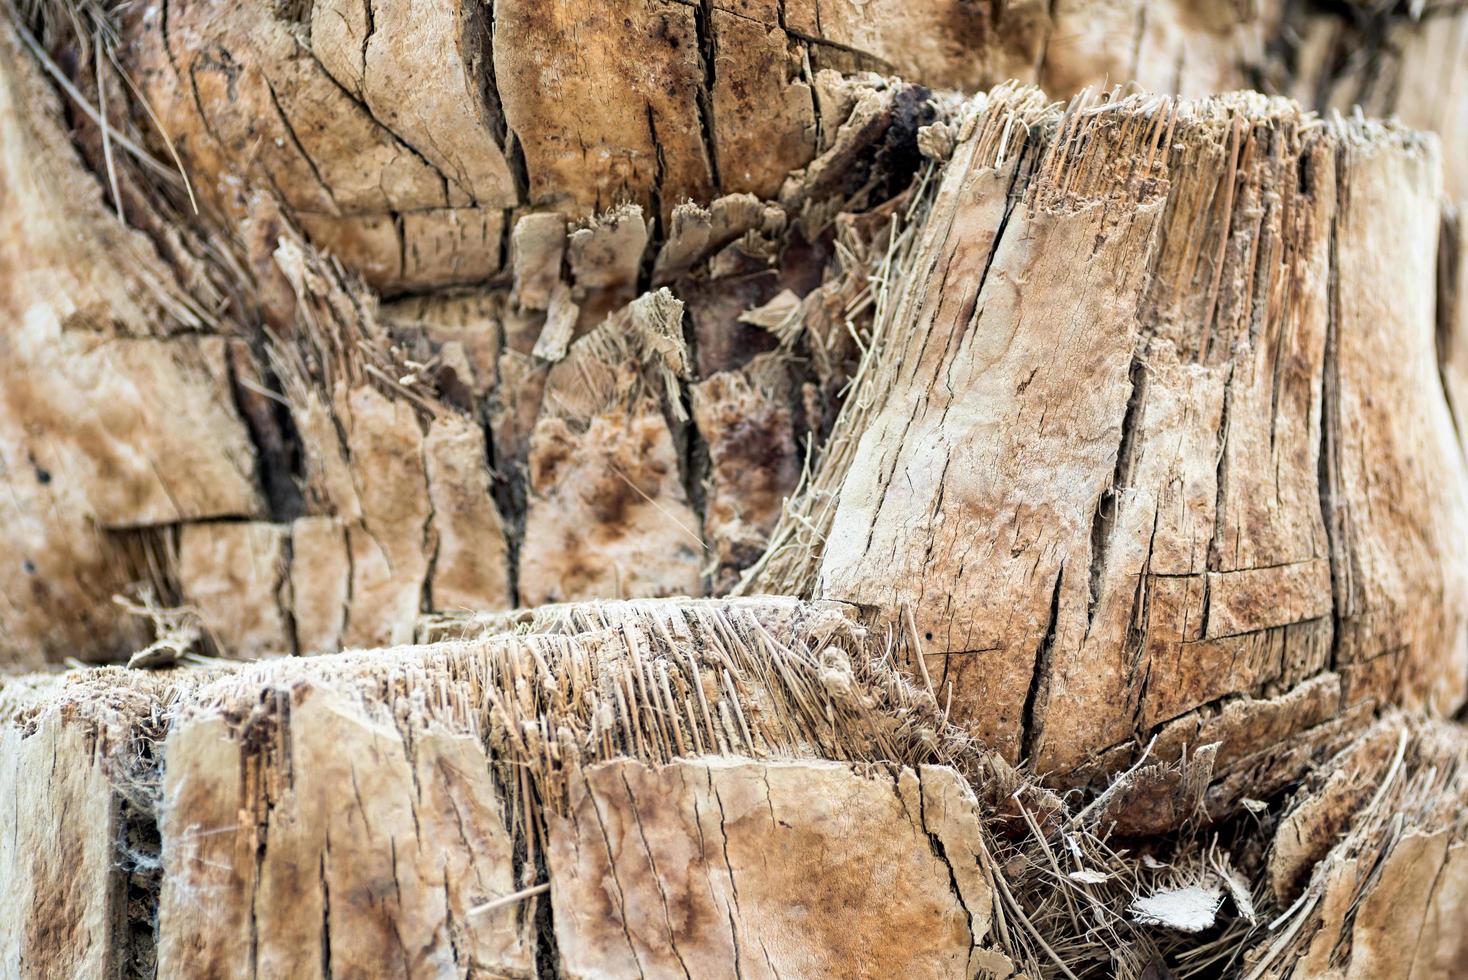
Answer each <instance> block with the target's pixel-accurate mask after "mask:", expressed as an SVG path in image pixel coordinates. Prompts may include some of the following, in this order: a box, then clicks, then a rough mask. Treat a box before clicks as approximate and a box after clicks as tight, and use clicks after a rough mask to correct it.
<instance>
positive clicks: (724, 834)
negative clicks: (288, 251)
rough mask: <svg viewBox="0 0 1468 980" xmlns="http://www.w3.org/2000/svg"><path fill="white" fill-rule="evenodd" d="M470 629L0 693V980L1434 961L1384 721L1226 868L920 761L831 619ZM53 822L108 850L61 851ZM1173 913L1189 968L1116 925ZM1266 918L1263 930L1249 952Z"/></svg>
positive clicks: (1454, 785) (1023, 786)
mask: <svg viewBox="0 0 1468 980" xmlns="http://www.w3.org/2000/svg"><path fill="white" fill-rule="evenodd" d="M493 630H512V631H514V632H511V633H509V634H505V633H500V634H498V635H486V636H484V637H482V638H479V639H475V640H469V641H462V640H461V641H451V642H447V643H441V644H437V645H427V646H419V647H414V648H408V649H398V650H393V651H383V652H374V653H365V654H352V655H347V656H343V657H339V658H327V659H311V660H293V661H277V662H274V663H270V664H261V665H258V666H224V667H216V668H198V669H194V670H187V671H176V672H174V673H172V674H168V675H150V674H147V673H139V672H124V671H121V670H118V669H116V668H112V669H106V670H101V671H94V672H92V673H90V674H78V675H73V676H72V677H71V678H70V679H69V680H61V679H56V680H49V681H46V682H39V681H37V682H32V683H31V684H29V685H14V686H12V687H9V688H7V689H6V691H5V693H4V695H3V702H0V712H3V715H4V717H5V719H6V726H7V727H6V731H5V735H4V738H5V740H6V742H5V744H6V755H5V758H6V769H5V770H4V775H3V777H0V778H4V779H5V781H6V783H7V784H8V785H9V786H12V787H18V786H20V785H22V784H24V782H25V781H26V780H27V779H28V778H30V779H34V778H35V777H33V776H31V774H32V773H36V772H38V771H39V770H40V769H43V768H46V767H51V768H54V769H56V770H57V771H60V772H64V773H66V774H67V775H66V778H64V779H39V780H36V782H35V785H34V787H33V792H31V793H29V794H22V793H7V794H6V795H5V796H4V797H3V800H4V805H5V806H6V807H7V808H8V810H7V812H6V813H5V816H6V822H7V824H9V823H12V822H14V821H16V820H20V821H21V822H22V823H23V824H24V825H25V826H26V827H27V830H28V833H30V832H34V833H36V834H53V835H56V836H55V840H59V841H61V842H63V845H64V846H62V847H60V849H57V848H56V847H54V846H53V847H46V846H41V844H40V843H39V842H38V841H33V842H27V841H26V840H24V839H17V840H12V839H11V837H10V835H6V838H5V841H4V849H3V850H0V863H3V864H0V866H3V867H4V869H5V871H6V874H7V880H10V881H13V882H17V883H20V887H18V888H12V889H8V890H7V893H6V896H5V899H4V900H5V902H6V903H7V904H6V906H5V907H6V908H7V909H8V911H7V919H6V921H7V922H15V923H17V924H18V925H17V926H16V927H15V928H12V929H9V930H7V935H8V936H9V937H11V938H10V939H9V945H8V946H7V947H6V948H5V949H4V950H3V953H4V955H5V957H6V959H5V960H4V962H5V964H6V969H7V970H8V971H13V972H25V971H29V972H30V973H31V974H32V975H62V974H65V975H68V976H76V977H86V976H110V975H115V974H114V972H112V971H117V970H119V969H122V970H123V972H127V970H129V969H132V970H135V969H139V968H141V969H142V970H143V972H149V971H150V970H151V969H152V967H153V966H154V965H155V964H156V969H157V971H158V973H159V975H166V976H173V975H180V974H188V975H198V976H237V975H239V976H243V975H260V974H263V975H271V976H275V975H291V976H335V975H357V974H359V973H365V974H370V975H383V974H391V975H400V976H472V975H481V974H485V973H487V974H490V975H500V976H529V975H533V974H535V973H536V971H537V964H541V966H540V967H539V969H540V970H541V971H542V972H544V971H545V970H547V969H549V970H552V971H556V973H557V975H564V976H682V975H685V971H687V975H695V976H724V975H736V969H735V965H736V964H737V965H738V968H737V975H759V976H777V975H784V976H790V975H801V976H810V975H819V974H836V975H841V976H871V977H877V976H890V975H892V974H893V973H894V972H910V973H912V974H914V975H917V976H924V977H969V976H975V975H981V976H1000V977H1007V976H1011V975H1016V971H1023V970H1028V971H1030V974H1029V975H1040V974H1045V973H1048V972H1050V971H1052V970H1053V969H1055V967H1056V965H1057V963H1060V964H1065V965H1066V966H1065V968H1066V969H1073V970H1077V971H1080V972H1082V973H1089V972H1092V971H1093V970H1099V971H1100V972H1104V973H1108V974H1110V973H1113V972H1121V973H1126V974H1135V973H1137V972H1140V971H1142V970H1144V969H1146V968H1147V967H1148V965H1149V964H1154V963H1161V962H1162V958H1163V957H1164V956H1166V957H1167V958H1168V960H1169V961H1170V962H1173V963H1181V964H1187V963H1189V962H1190V961H1192V962H1197V961H1202V962H1204V963H1206V962H1207V958H1208V957H1232V958H1233V960H1234V962H1235V963H1236V964H1239V965H1241V969H1242V968H1243V967H1247V968H1248V969H1249V970H1250V971H1251V973H1253V975H1270V976H1273V975H1280V976H1284V975H1288V971H1289V970H1291V969H1295V970H1299V969H1301V968H1302V967H1304V968H1308V969H1309V970H1310V971H1311V972H1309V974H1308V975H1322V973H1323V972H1324V969H1325V966H1324V965H1325V964H1333V965H1334V966H1335V967H1337V968H1339V969H1341V970H1342V971H1343V972H1342V974H1341V975H1347V971H1349V975H1362V976H1373V977H1393V976H1401V977H1408V976H1447V975H1450V974H1451V971H1452V969H1453V967H1454V964H1460V963H1461V962H1462V957H1463V955H1464V950H1463V948H1462V941H1461V930H1456V929H1453V928H1452V927H1451V925H1449V923H1450V921H1451V917H1452V915H1453V914H1454V913H1453V902H1454V895H1455V894H1456V892H1454V891H1453V889H1455V888H1457V889H1460V888H1461V872H1460V870H1459V868H1460V866H1461V864H1462V859H1461V852H1462V849H1463V847H1464V844H1463V827H1462V820H1461V812H1462V806H1463V802H1464V799H1465V795H1464V794H1465V789H1464V786H1463V785H1462V770H1461V760H1462V756H1463V752H1464V743H1463V736H1462V733H1461V731H1460V730H1458V729H1456V728H1453V727H1451V726H1446V725H1441V724H1433V723H1421V722H1411V721H1407V720H1404V719H1403V718H1401V717H1397V716H1387V717H1385V718H1383V719H1382V720H1381V721H1379V722H1378V723H1376V724H1375V725H1374V726H1372V727H1371V728H1369V729H1368V730H1366V731H1364V732H1363V733H1362V734H1361V735H1360V736H1359V737H1355V738H1353V739H1346V740H1344V741H1342V742H1341V743H1340V745H1339V746H1338V749H1337V750H1336V751H1334V752H1333V753H1326V754H1324V755H1323V756H1322V757H1321V761H1322V762H1323V763H1324V764H1323V765H1322V766H1320V767H1319V768H1318V769H1317V771H1316V772H1315V773H1314V774H1313V775H1312V776H1311V777H1310V780H1309V781H1308V782H1307V784H1306V785H1305V787H1304V788H1302V790H1301V792H1300V793H1299V794H1297V795H1296V796H1295V797H1294V798H1293V800H1292V801H1290V802H1289V803H1288V804H1273V805H1270V804H1264V803H1259V804H1258V805H1257V807H1255V808H1254V809H1253V812H1252V814H1251V815H1250V816H1248V817H1247V818H1246V821H1247V823H1245V822H1243V821H1241V822H1240V823H1239V825H1238V826H1237V827H1235V828H1234V829H1233V830H1225V831H1224V835H1225V837H1226V838H1228V837H1232V835H1235V834H1242V835H1243V836H1244V838H1245V839H1249V840H1253V841H1254V842H1255V843H1254V844H1253V845H1251V846H1252V848H1253V850H1251V849H1250V848H1249V847H1244V848H1241V849H1239V850H1238V851H1237V852H1236V854H1235V855H1234V856H1233V857H1230V856H1228V854H1227V849H1226V848H1225V849H1223V850H1220V849H1219V846H1218V845H1217V844H1216V843H1215V844H1214V845H1213V846H1212V847H1209V846H1207V845H1206V844H1205V841H1206V840H1207V839H1208V838H1207V836H1205V835H1203V834H1198V833H1196V832H1192V831H1187V830H1182V831H1179V832H1178V833H1177V834H1176V835H1175V836H1174V837H1173V838H1172V839H1171V840H1169V841H1168V842H1167V844H1165V845H1163V846H1162V848H1161V849H1159V848H1158V846H1157V845H1156V844H1153V845H1149V846H1147V847H1146V848H1144V849H1143V852H1142V853H1140V854H1139V853H1137V852H1136V851H1132V850H1128V849H1122V848H1118V847H1115V846H1114V845H1111V844H1107V843H1105V841H1104V837H1106V836H1107V835H1108V834H1109V828H1111V827H1112V826H1113V825H1114V824H1115V820H1116V816H1117V814H1118V813H1120V812H1123V811H1121V810H1118V809H1117V802H1118V794H1122V793H1125V792H1127V791H1129V790H1132V789H1140V788H1144V787H1145V777H1146V776H1147V773H1146V772H1144V771H1139V772H1137V773H1134V774H1133V775H1132V776H1130V777H1128V779H1126V780H1123V781H1122V782H1121V783H1118V784H1117V786H1116V787H1114V788H1113V790H1112V791H1111V792H1109V793H1108V794H1105V795H1103V796H1102V797H1100V798H1099V799H1098V800H1096V801H1095V802H1094V803H1093V804H1091V805H1090V806H1087V807H1085V808H1084V809H1081V810H1076V811H1072V810H1070V809H1069V808H1068V807H1067V805H1066V804H1064V803H1062V802H1061V800H1060V799H1059V798H1058V797H1055V796H1053V795H1050V794H1048V793H1046V792H1045V791H1044V790H1041V789H1039V788H1038V787H1035V786H1034V785H1032V784H1029V783H1027V782H1026V781H1025V780H1024V779H1023V778H1022V777H1020V776H1019V775H1018V774H1016V773H1015V772H1014V770H1012V769H1010V768H1009V767H1008V766H1007V765H1006V764H1005V763H1004V762H1003V760H1002V759H1001V758H1000V757H998V756H997V755H993V754H991V753H988V752H985V751H983V750H981V749H978V748H977V747H976V746H975V745H974V744H973V743H972V742H969V741H968V740H966V739H964V738H962V737H961V736H960V733H959V732H958V731H957V730H956V729H953V728H951V727H947V726H945V725H944V723H943V720H942V717H941V713H940V712H939V709H938V705H937V703H936V702H935V701H933V700H932V699H931V697H929V696H928V695H927V694H926V692H925V691H924V690H923V689H922V688H921V687H913V686H912V685H911V684H910V683H909V682H908V681H906V680H904V679H903V678H902V676H901V675H900V674H899V673H897V672H895V671H894V670H892V668H891V667H890V665H889V662H888V660H887V659H886V658H885V657H884V656H883V655H882V653H883V648H884V645H883V644H881V643H880V642H878V643H875V644H874V643H873V640H874V639H875V638H874V637H872V636H870V635H869V634H867V633H866V632H865V631H864V630H862V629H861V628H860V627H859V626H857V625H856V624H855V623H854V622H853V620H852V618H851V616H850V613H849V612H846V611H844V610H843V609H842V608H841V607H840V606H839V605H816V606H810V605H806V604H803V603H799V602H796V601H793V600H742V601H740V600H734V601H730V600H705V601H703V602H690V601H686V600H668V601H664V602H661V603H646V602H643V603H625V604H610V605H588V606H570V607H559V608H552V609H547V610H546V611H545V612H543V613H540V614H537V615H536V616H535V617H521V618H519V619H518V620H517V619H515V618H513V617H506V618H505V619H503V620H502V621H500V622H499V623H497V624H495V625H494V626H493V627H492V630H491V632H493ZM888 652H890V650H889V651H888ZM1215 747H1216V746H1215ZM715 750H717V752H718V754H717V755H711V754H709V753H711V752H714V751H715ZM1194 764H1200V762H1199V760H1196V759H1195V760H1194ZM971 786H972V787H976V788H978V789H979V793H978V794H977V795H976V794H975V792H974V789H973V788H971ZM1193 790H1194V791H1196V792H1201V791H1202V790H1203V785H1202V784H1198V783H1196V782H1194V783H1193ZM1201 799H1202V798H1201V797H1199V799H1198V800H1197V801H1195V804H1196V803H1199V802H1201ZM77 807H82V808H85V809H86V811H87V812H90V813H95V814H97V815H98V816H99V817H101V816H105V817H106V819H99V820H97V821H90V822H87V823H85V824H83V823H79V822H76V821H68V820H66V819H65V818H64V814H65V813H66V811H67V810H68V809H70V808H77ZM22 814H24V816H23V815H22ZM1043 828H1051V830H1050V831H1049V833H1052V834H1054V835H1055V836H1054V838H1053V839H1054V841H1055V842H1056V843H1060V848H1059V849H1058V850H1056V849H1053V848H1052V845H1051V844H1049V843H1047V832H1046V831H1045V830H1044V829H1043ZM1246 828H1247V831H1246ZM1216 833H1217V831H1216V830H1215V834H1216ZM1066 840H1068V841H1069V844H1064V843H1061V842H1062V841H1066ZM58 858H60V859H61V860H58ZM547 886H548V888H547ZM1189 888H1191V889H1196V890H1198V891H1199V892H1200V893H1201V894H1202V895H1203V896H1204V899H1203V900H1204V904H1205V906H1206V909H1205V912H1204V913H1203V914H1204V921H1203V923H1202V925H1201V926H1199V928H1206V929H1209V930H1211V932H1210V933H1209V935H1208V936H1207V937H1202V938H1197V937H1193V936H1191V935H1190V934H1189V933H1188V932H1185V931H1182V929H1181V928H1180V927H1178V926H1177V925H1176V924H1174V926H1173V928H1172V929H1166V928H1164V929H1157V928H1155V927H1154V926H1149V925H1148V924H1147V923H1148V922H1150V921H1152V920H1151V919H1149V916H1154V915H1161V916H1163V917H1164V921H1170V920H1167V919H1166V917H1167V916H1168V915H1169V914H1170V913H1169V912H1168V911H1167V909H1168V908H1169V907H1170V905H1169V903H1170V902H1172V901H1175V899H1174V898H1173V896H1174V895H1175V894H1176V893H1177V892H1178V890H1179V889H1189ZM1057 890H1058V891H1059V893H1061V894H1062V895H1063V898H1061V899H1060V900H1059V901H1058V902H1057V900H1056V896H1057ZM1226 896H1227V902H1228V908H1227V910H1225V909H1224V908H1223V904H1224V902H1225V897H1226ZM1076 903H1080V906H1081V908H1082V909H1083V910H1084V911H1081V912H1078V911H1077V910H1076V908H1075V906H1076ZM1068 906H1069V907H1070V911H1067V907H1068ZM1377 908H1385V909H1390V910H1391V911H1390V913H1389V914H1388V915H1387V916H1386V917H1382V916H1381V915H1378V914H1376V913H1375V911H1374V910H1375V909H1377ZM1353 909H1354V910H1355V911H1354V912H1352V911H1350V910H1353ZM1276 914H1279V915H1280V916H1281V918H1280V920H1279V921H1280V922H1281V923H1283V924H1284V927H1283V928H1276V929H1275V930H1274V931H1272V932H1269V933H1262V932H1259V931H1258V930H1257V929H1256V928H1255V926H1256V924H1258V923H1260V922H1263V921H1265V920H1267V919H1268V918H1269V917H1272V916H1274V915H1276ZM1215 921H1218V922H1220V923H1227V925H1219V926H1217V927H1215V925H1214V923H1215ZM1419 923H1426V924H1427V925H1426V926H1424V928H1423V932H1422V934H1421V935H1420V936H1418V937H1417V938H1416V939H1415V940H1413V941H1412V942H1411V943H1410V945H1406V946H1405V948H1403V946H1401V945H1396V946H1394V945H1393V944H1394V943H1397V942H1398V937H1399V936H1400V932H1393V930H1394V929H1397V930H1399V929H1405V928H1415V927H1416V926H1417V925H1418V924H1419ZM58 924H61V925H58ZM1219 929H1221V930H1222V932H1219ZM83 938H85V940H86V941H85V942H83V941H82V940H83ZM1108 950H1109V952H1108ZM1317 967H1318V968H1319V969H1317Z"/></svg>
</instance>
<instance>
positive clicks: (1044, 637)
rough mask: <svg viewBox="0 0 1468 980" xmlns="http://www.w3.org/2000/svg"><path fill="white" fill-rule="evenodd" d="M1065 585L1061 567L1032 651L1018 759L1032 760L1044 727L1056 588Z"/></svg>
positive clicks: (1056, 608) (1056, 619) (1056, 623)
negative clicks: (1033, 655) (1032, 671)
mask: <svg viewBox="0 0 1468 980" xmlns="http://www.w3.org/2000/svg"><path fill="white" fill-rule="evenodd" d="M1064 581H1065V564H1064V563H1063V562H1062V563H1061V566H1060V571H1058V572H1056V574H1055V590H1054V591H1053V592H1052V593H1051V595H1050V619H1049V621H1048V622H1046V624H1045V631H1044V632H1043V633H1042V634H1041V635H1040V648H1039V649H1038V650H1036V651H1035V671H1034V673H1033V674H1031V675H1030V689H1029V691H1028V693H1026V694H1025V707H1024V715H1023V716H1022V718H1021V721H1020V758H1021V759H1028V760H1030V762H1031V763H1033V762H1034V759H1035V750H1036V748H1037V747H1038V746H1039V744H1040V730H1041V729H1042V728H1043V727H1044V724H1045V709H1046V707H1047V706H1048V703H1049V701H1050V672H1051V668H1052V665H1053V662H1054V658H1055V634H1056V632H1057V630H1058V626H1059V623H1060V586H1061V583H1063V582H1064Z"/></svg>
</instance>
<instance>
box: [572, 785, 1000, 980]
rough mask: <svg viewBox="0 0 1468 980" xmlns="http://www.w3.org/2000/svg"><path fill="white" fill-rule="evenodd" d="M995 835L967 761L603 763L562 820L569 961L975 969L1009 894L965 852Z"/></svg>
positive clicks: (724, 967) (668, 966) (679, 969)
mask: <svg viewBox="0 0 1468 980" xmlns="http://www.w3.org/2000/svg"><path fill="white" fill-rule="evenodd" d="M966 802H967V804H968V805H965V803H966ZM944 803H946V804H947V806H944V805H943V804H944ZM927 805H931V807H932V813H933V820H934V823H933V824H932V825H931V826H930V825H928V824H927V823H926V822H925V821H926V820H927V819H928V817H927V812H928V809H927ZM978 834H979V830H978V815H977V812H976V810H975V808H974V807H973V805H972V797H971V796H969V790H968V787H967V786H966V785H965V784H964V783H963V782H962V780H961V779H960V778H959V777H957V776H956V775H955V774H954V773H953V771H952V770H949V769H942V768H935V767H928V768H925V769H923V770H922V773H921V775H919V774H918V773H915V772H913V771H912V770H911V769H904V770H902V771H901V772H900V773H898V774H897V776H896V781H895V784H894V781H893V779H892V778H890V777H889V776H888V775H887V774H886V773H882V774H881V775H880V776H877V775H865V776H864V775H862V774H860V773H856V772H853V771H852V770H851V769H850V768H849V767H847V766H843V765H840V764H837V763H756V762H749V761H737V760H733V759H729V760H722V759H719V760H713V761H709V762H675V763H672V764H670V765H667V766H662V767H659V768H650V767H648V766H646V765H643V764H641V763H638V762H634V761H631V760H621V761H616V762H606V763H602V764H600V765H598V766H593V767H590V768H588V769H587V770H586V771H585V772H584V773H583V774H581V775H580V776H579V778H575V779H573V781H572V783H571V787H570V797H569V800H568V809H567V815H566V816H565V817H562V818H556V819H553V820H552V821H551V823H550V851H549V854H548V868H549V870H550V873H551V876H552V880H553V881H554V882H555V883H556V885H555V887H553V889H552V896H553V897H552V902H553V914H554V915H555V918H556V923H557V941H558V945H559V949H560V953H561V963H562V967H563V971H564V973H565V974H566V975H567V976H571V977H582V976H602V975H615V976H646V975H652V976H676V975H678V974H679V973H686V974H687V975H692V976H703V977H706V976H718V975H724V974H727V973H729V972H730V964H731V963H738V964H740V968H739V970H738V975H740V976H758V977H771V978H773V977H779V976H811V975H815V974H835V975H839V976H845V977H883V976H892V975H893V974H894V973H895V972H901V973H903V974H904V975H911V976H914V977H967V976H970V975H972V973H973V969H974V964H973V963H971V962H970V951H971V950H974V949H975V947H976V946H978V945H980V944H982V943H984V942H985V940H986V938H987V936H986V933H987V932H988V929H989V912H990V909H991V908H992V905H993V901H994V896H993V894H992V892H991V891H990V888H989V886H988V885H987V884H985V883H984V882H983V881H982V880H981V879H979V878H978V875H977V874H976V872H975V870H974V865H975V864H976V863H977V861H978V854H977V853H975V852H974V851H972V850H968V851H967V852H966V851H965V847H968V848H970V849H971V848H972V847H973V842H974V841H975V840H977V838H978ZM954 868H958V869H959V871H958V872H956V873H966V874H968V875H970V876H971V877H970V878H969V879H967V880H964V881H962V882H961V884H959V885H958V886H957V888H955V886H954V885H953V884H951V883H950V882H951V881H954V879H951V878H950V875H951V874H955V872H954V871H953V869H954ZM817 881H818V882H820V887H819V889H818V890H817V891H815V892H812V889H811V883H812V882H817ZM965 885H966V886H967V887H966V888H965V887H963V886H965ZM968 903H972V905H971V906H970V905H969V904H968ZM894 936H904V937H906V938H905V939H904V940H903V941H901V942H893V941H892V940H893V937H894ZM745 964H748V966H745Z"/></svg>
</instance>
